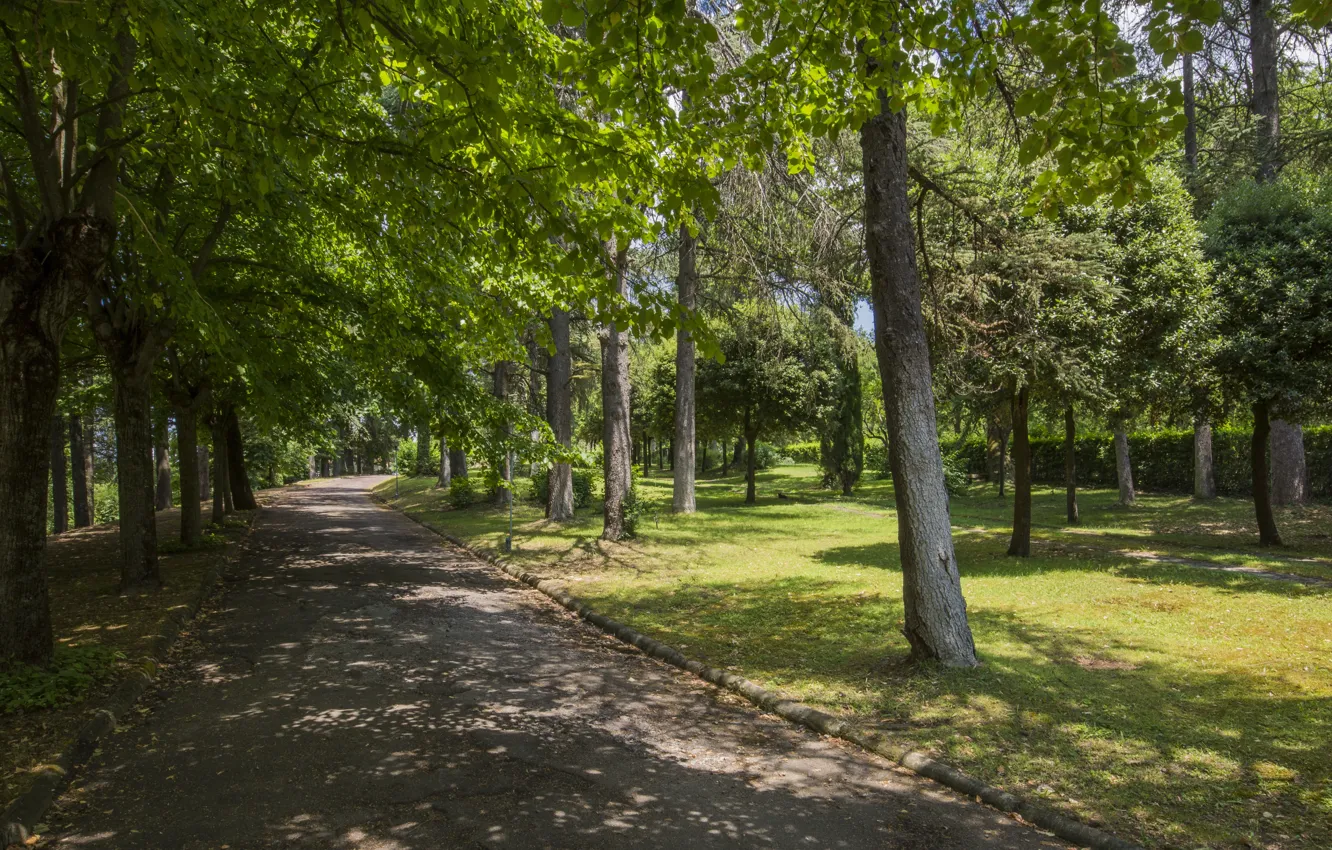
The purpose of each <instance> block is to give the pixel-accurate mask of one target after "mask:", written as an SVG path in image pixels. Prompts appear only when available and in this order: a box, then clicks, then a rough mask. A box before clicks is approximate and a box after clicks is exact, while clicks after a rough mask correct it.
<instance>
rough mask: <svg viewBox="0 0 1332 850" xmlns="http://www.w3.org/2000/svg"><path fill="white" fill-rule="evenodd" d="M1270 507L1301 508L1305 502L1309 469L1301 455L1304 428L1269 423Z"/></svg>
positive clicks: (1283, 421) (1274, 421)
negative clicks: (1289, 506)
mask: <svg viewBox="0 0 1332 850" xmlns="http://www.w3.org/2000/svg"><path fill="white" fill-rule="evenodd" d="M1270 442H1271V452H1272V504H1274V505H1303V504H1305V503H1307V502H1308V501H1309V468H1308V464H1307V461H1306V459H1305V454H1304V428H1303V427H1302V426H1300V425H1293V424H1291V423H1289V422H1287V421H1286V420H1284V419H1273V420H1272V434H1271V439H1270Z"/></svg>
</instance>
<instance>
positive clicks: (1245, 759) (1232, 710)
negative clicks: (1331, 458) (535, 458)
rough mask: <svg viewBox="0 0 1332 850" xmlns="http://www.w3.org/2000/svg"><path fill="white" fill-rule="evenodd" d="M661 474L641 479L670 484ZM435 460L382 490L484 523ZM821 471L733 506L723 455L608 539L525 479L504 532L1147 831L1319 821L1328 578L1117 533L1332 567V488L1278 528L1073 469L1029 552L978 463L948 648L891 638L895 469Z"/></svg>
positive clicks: (791, 470)
mask: <svg viewBox="0 0 1332 850" xmlns="http://www.w3.org/2000/svg"><path fill="white" fill-rule="evenodd" d="M668 475H669V473H663V474H661V476H660V477H652V478H649V479H647V480H646V481H645V482H644V483H643V485H642V486H643V488H644V490H643V492H644V493H646V494H650V495H651V496H652V497H653V498H655V499H657V500H659V502H660V503H661V504H662V505H669V493H670V479H669V477H666V476H668ZM432 484H433V482H432V481H430V480H428V479H424V478H422V479H403V480H402V481H401V482H400V486H401V493H402V495H401V497H400V498H398V499H396V500H394V502H395V504H396V505H397V506H398V507H400V508H402V509H404V510H406V511H408V512H409V513H411V514H413V515H415V516H417V517H418V518H420V519H423V520H424V521H426V522H427V523H430V524H433V525H436V526H438V527H440V528H442V529H445V530H447V531H449V532H450V533H452V534H455V535H457V536H459V537H462V538H464V539H466V540H468V541H469V542H471V543H472V544H474V545H477V546H483V547H488V548H498V545H499V543H500V541H502V539H503V536H504V528H505V522H506V517H505V515H504V513H503V512H501V511H498V510H497V509H495V508H493V507H490V506H479V505H478V506H472V507H469V508H466V509H463V510H457V511H455V510H450V509H448V508H447V506H446V504H445V503H444V501H443V500H442V498H441V494H440V493H439V491H436V490H434V489H433V487H432ZM816 484H817V478H816V474H815V471H814V470H813V468H811V467H782V468H779V469H777V470H774V471H771V472H768V473H765V474H763V475H762V476H761V477H760V500H759V504H758V505H756V506H745V505H743V494H744V486H743V481H742V480H741V479H740V478H739V477H731V478H726V479H712V480H706V481H702V482H700V485H699V508H700V510H699V513H698V514H696V515H694V516H690V517H678V518H677V517H674V516H672V515H670V514H669V513H662V514H661V515H660V516H659V517H657V518H656V519H655V521H654V520H649V521H647V522H646V523H645V524H644V526H643V527H642V528H641V529H640V536H639V538H638V539H636V540H632V541H629V542H627V543H624V544H603V543H601V542H600V541H598V540H597V536H598V534H599V533H600V530H601V518H600V516H599V514H598V513H596V512H595V511H593V510H590V509H589V510H586V511H580V512H579V513H580V515H579V517H578V519H577V520H576V521H575V522H574V523H572V524H570V525H568V526H565V527H558V526H553V525H552V524H550V523H548V522H546V521H545V520H544V519H543V518H542V516H541V510H540V508H539V507H538V506H537V505H535V504H532V503H519V504H518V505H517V507H516V510H515V520H514V522H515V535H514V539H515V551H514V553H513V554H512V556H511V557H513V558H514V559H516V560H519V561H522V562H525V563H530V564H532V565H534V566H535V565H541V567H540V569H539V570H538V571H539V572H542V573H544V574H548V575H552V576H560V577H562V578H563V579H564V580H565V581H567V582H568V585H569V587H570V588H571V590H572V591H573V592H574V593H576V594H577V595H579V596H581V597H583V598H585V599H587V600H589V601H591V602H593V603H595V604H596V605H597V607H599V608H600V609H601V610H603V611H605V612H606V613H608V614H609V615H611V616H613V617H615V618H617V619H620V620H622V621H624V622H626V623H629V624H632V625H633V626H634V627H635V628H638V629H640V630H642V631H644V632H646V633H648V634H651V635H653V636H654V637H657V638H659V639H661V640H665V641H667V642H669V643H671V644H673V645H675V646H677V647H679V648H681V649H682V650H685V651H686V652H688V653H689V654H691V655H693V656H695V657H698V658H701V659H703V660H705V661H707V662H709V663H712V664H714V665H718V666H724V667H729V668H732V669H735V670H737V671H742V672H743V673H744V674H745V675H747V676H749V677H751V678H754V679H756V680H758V681H761V682H764V683H765V684H767V685H769V686H772V687H776V688H779V689H781V690H782V691H784V692H786V693H789V694H792V695H794V696H796V697H798V698H800V699H803V700H806V701H808V702H811V703H814V704H817V705H819V706H820V707H823V708H825V709H828V710H832V711H836V712H840V713H843V714H848V715H853V716H855V717H856V718H857V719H859V720H860V721H862V722H864V723H866V724H872V725H875V726H877V727H879V728H880V729H882V730H883V731H886V732H888V733H890V734H893V735H895V736H897V737H898V738H899V739H900V740H902V741H904V742H908V743H911V744H914V745H916V746H919V747H921V748H924V749H927V750H930V751H933V752H935V753H937V754H939V755H941V756H942V757H944V758H945V759H947V760H948V761H950V762H952V763H954V764H956V765H958V766H959V767H962V768H963V769H966V770H968V771H971V772H973V773H974V774H976V775H978V776H980V777H982V778H984V779H986V780H988V781H990V782H992V783H994V784H996V785H1000V786H1002V787H1005V788H1008V789H1011V790H1015V791H1020V792H1022V793H1024V794H1027V795H1030V796H1032V797H1037V798H1041V799H1043V800H1045V801H1046V802H1047V803H1048V804H1050V805H1052V806H1055V807H1058V808H1061V809H1064V810H1066V811H1069V812H1072V813H1075V814H1077V815H1078V816H1080V817H1082V818H1084V819H1086V820H1089V821H1092V822H1099V823H1103V824H1105V825H1106V826H1108V827H1109V828H1111V829H1112V830H1114V831H1116V832H1118V833H1120V834H1122V835H1125V836H1127V837H1132V838H1135V839H1138V840H1140V841H1143V842H1144V843H1146V844H1148V845H1150V846H1160V847H1166V846H1178V847H1188V848H1197V847H1211V848H1221V847H1226V848H1232V847H1233V848H1240V847H1265V848H1266V847H1271V848H1326V847H1329V846H1332V756H1330V754H1332V589H1327V588H1309V587H1303V586H1299V585H1294V584H1289V583H1283V582H1278V581H1272V580H1268V579H1262V578H1257V577H1252V576H1247V575H1242V574H1235V573H1222V572H1215V571H1209V570H1203V569H1199V568H1196V567H1189V566H1181V565H1172V564H1162V563H1152V562H1145V561H1142V560H1136V559H1133V558H1129V557H1126V556H1124V555H1120V554H1116V553H1115V552H1114V551H1111V550H1114V549H1131V550H1145V549H1146V550H1151V551H1156V552H1161V553H1163V554H1169V555H1176V556H1187V557H1190V558H1199V559H1210V560H1216V561H1219V562H1225V563H1232V562H1234V563H1238V562H1242V563H1252V564H1253V565H1256V566H1261V567H1263V568H1264V569H1272V570H1286V571H1296V570H1298V571H1301V572H1306V573H1309V574H1321V575H1328V576H1332V567H1329V563H1332V541H1330V540H1329V539H1328V536H1327V535H1328V533H1329V532H1330V531H1332V508H1329V507H1328V506H1325V505H1324V506H1314V507H1310V508H1305V509H1301V510H1297V511H1290V510H1283V511H1282V512H1281V514H1280V516H1279V521H1280V522H1281V523H1282V525H1283V531H1284V532H1286V533H1287V535H1288V537H1289V538H1290V539H1291V541H1292V543H1293V544H1294V545H1293V546H1292V547H1291V548H1290V549H1289V550H1286V551H1282V552H1280V553H1270V552H1263V551H1261V550H1258V549H1257V547H1255V546H1251V545H1250V544H1249V540H1248V536H1247V535H1248V534H1251V533H1252V520H1251V519H1250V518H1249V517H1248V515H1247V514H1246V513H1245V510H1246V509H1247V508H1248V505H1247V503H1245V502H1242V501H1239V500H1220V501H1218V502H1214V503H1210V504H1207V505H1194V504H1193V503H1192V502H1191V501H1190V500H1188V499H1184V498H1178V497H1173V496H1145V497H1143V499H1142V500H1141V504H1140V505H1139V506H1138V507H1136V508H1133V509H1123V508H1119V507H1117V506H1115V505H1114V494H1113V493H1109V492H1104V491H1102V492H1090V493H1084V494H1083V497H1082V506H1083V524H1082V526H1081V528H1080V529H1079V533H1068V532H1067V531H1065V530H1063V529H1062V527H1061V523H1062V519H1063V494H1062V492H1056V491H1053V490H1043V491H1040V492H1039V493H1038V494H1037V498H1036V505H1035V520H1036V522H1037V524H1038V528H1037V536H1038V537H1039V543H1038V546H1037V554H1036V555H1034V556H1033V557H1031V558H1028V559H1021V560H1019V559H1013V558H1007V557H1005V556H1004V550H1005V548H1006V545H1007V519H1006V517H1007V511H1008V510H1010V509H1011V500H1010V501H1008V502H1001V501H1000V500H999V499H998V498H997V497H995V496H993V495H992V494H991V493H989V491H987V490H986V488H984V487H982V486H980V485H977V486H976V487H975V488H973V491H972V492H971V493H969V494H968V495H966V496H963V497H958V498H955V499H954V502H953V512H954V516H955V520H954V521H955V524H956V525H957V532H956V535H955V540H956V544H957V548H958V557H959V561H960V563H961V565H962V573H963V589H964V592H965V594H966V597H967V602H968V606H969V612H970V619H971V624H972V628H973V631H974V634H975V637H976V643H977V647H978V650H979V652H980V655H981V657H982V659H983V661H984V664H983V666H982V667H981V668H979V669H977V670H970V671H949V670H939V669H931V668H926V669H918V668H914V667H912V666H911V665H909V664H907V663H906V653H907V646H906V641H905V639H904V638H903V637H902V636H901V634H900V628H901V623H902V604H901V574H900V565H899V562H898V555H897V541H896V534H897V530H896V526H895V523H894V517H893V512H892V494H891V487H890V485H888V484H886V483H883V482H867V483H866V484H865V485H864V486H863V487H862V488H861V489H860V490H859V491H858V493H857V494H856V496H855V497H853V498H850V499H841V498H839V497H836V496H834V495H832V494H830V493H827V492H826V491H821V490H818V489H817V487H816ZM393 488H394V482H393V481H392V480H390V481H388V482H386V483H385V484H383V485H381V487H380V488H379V492H380V493H381V495H384V496H387V497H389V498H391V497H392V495H393ZM778 491H781V492H782V493H784V494H786V495H787V496H788V498H785V499H781V498H778V497H777V496H776V494H777V492H778ZM1087 532H1092V533H1091V534H1088V533H1087ZM1090 547H1098V548H1090ZM1223 549H1225V550H1228V551H1222V550H1223ZM1325 562H1326V563H1325Z"/></svg>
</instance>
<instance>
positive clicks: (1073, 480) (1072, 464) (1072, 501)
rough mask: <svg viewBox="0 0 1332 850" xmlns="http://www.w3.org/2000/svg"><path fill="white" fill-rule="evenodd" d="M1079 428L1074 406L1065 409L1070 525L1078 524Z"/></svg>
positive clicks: (1065, 450) (1066, 478) (1065, 480)
mask: <svg viewBox="0 0 1332 850" xmlns="http://www.w3.org/2000/svg"><path fill="white" fill-rule="evenodd" d="M1077 438H1078V426H1077V421H1076V420H1075V419H1074V418H1073V405H1071V404H1070V405H1069V406H1068V407H1066V408H1064V489H1065V491H1066V497H1065V500H1064V501H1065V503H1066V504H1065V507H1066V508H1067V517H1068V524H1069V525H1077V524H1078V447H1077Z"/></svg>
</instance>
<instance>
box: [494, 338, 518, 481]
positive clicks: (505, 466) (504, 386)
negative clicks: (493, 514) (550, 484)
mask: <svg viewBox="0 0 1332 850" xmlns="http://www.w3.org/2000/svg"><path fill="white" fill-rule="evenodd" d="M494 391H495V398H497V399H499V400H500V401H504V400H505V399H506V398H508V396H509V362H508V361H507V360H501V361H500V362H498V363H496V364H495V386H494ZM509 427H510V426H509V423H508V422H507V421H506V422H505V423H504V425H503V434H504V436H505V437H507V436H508V435H509ZM498 471H499V486H498V487H497V488H496V490H495V504H497V505H508V504H509V503H510V502H512V501H513V489H512V487H513V456H512V455H511V454H510V453H509V451H508V449H507V448H506V449H505V450H504V456H503V457H502V458H500V462H499V470H498Z"/></svg>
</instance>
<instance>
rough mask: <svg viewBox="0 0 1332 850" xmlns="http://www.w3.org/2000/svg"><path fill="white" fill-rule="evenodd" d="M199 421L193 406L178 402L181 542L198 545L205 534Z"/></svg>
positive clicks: (177, 454) (187, 544)
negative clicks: (200, 472) (200, 477)
mask: <svg viewBox="0 0 1332 850" xmlns="http://www.w3.org/2000/svg"><path fill="white" fill-rule="evenodd" d="M200 448H201V446H200V445H199V421H198V419H197V418H196V414H195V412H194V408H193V407H188V406H185V405H176V462H177V465H179V466H180V542H181V543H183V544H185V545H186V546H198V545H199V540H200V538H201V537H202V535H203V510H202V506H201V504H200V501H199V487H200V483H199V449H200Z"/></svg>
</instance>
